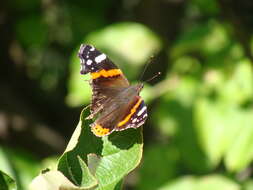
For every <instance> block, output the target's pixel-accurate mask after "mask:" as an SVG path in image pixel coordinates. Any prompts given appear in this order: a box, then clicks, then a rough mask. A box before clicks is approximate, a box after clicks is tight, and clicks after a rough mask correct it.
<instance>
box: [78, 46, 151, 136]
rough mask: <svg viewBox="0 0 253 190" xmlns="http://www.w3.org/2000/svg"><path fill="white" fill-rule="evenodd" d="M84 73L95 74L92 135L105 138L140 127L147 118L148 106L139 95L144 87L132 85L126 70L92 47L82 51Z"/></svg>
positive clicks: (92, 83)
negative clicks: (124, 71) (123, 71)
mask: <svg viewBox="0 0 253 190" xmlns="http://www.w3.org/2000/svg"><path fill="white" fill-rule="evenodd" d="M78 55H79V58H80V60H81V71H80V72H81V74H87V73H91V78H92V79H91V81H90V85H91V87H92V103H91V114H90V115H89V116H88V118H87V119H92V118H96V120H95V122H94V123H92V124H91V130H92V132H93V133H94V134H95V135H96V136H98V137H102V136H105V135H109V134H110V133H112V132H113V131H121V130H125V129H127V128H138V127H139V126H141V125H143V124H144V122H145V121H146V118H147V107H146V105H145V104H144V101H143V100H142V98H141V97H140V96H139V93H140V91H141V89H142V88H143V84H142V83H140V84H137V85H130V84H129V82H128V80H127V79H126V77H125V76H124V75H123V73H122V71H121V70H120V69H119V68H118V67H117V66H116V65H115V64H114V63H113V62H112V61H111V60H110V59H109V58H108V57H107V56H106V55H105V54H103V53H101V52H100V51H98V50H97V49H96V48H94V47H93V46H91V45H81V47H80V50H79V53H78Z"/></svg>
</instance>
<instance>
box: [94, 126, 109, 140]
mask: <svg viewBox="0 0 253 190" xmlns="http://www.w3.org/2000/svg"><path fill="white" fill-rule="evenodd" d="M91 131H92V132H93V133H94V134H95V135H96V136H98V137H102V136H105V135H108V134H109V133H110V129H108V128H104V127H102V126H101V125H98V124H96V125H95V126H93V127H92V128H91Z"/></svg>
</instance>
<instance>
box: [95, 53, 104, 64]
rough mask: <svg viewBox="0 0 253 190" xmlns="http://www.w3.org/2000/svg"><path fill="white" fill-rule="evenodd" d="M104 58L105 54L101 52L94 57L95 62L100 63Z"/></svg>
mask: <svg viewBox="0 0 253 190" xmlns="http://www.w3.org/2000/svg"><path fill="white" fill-rule="evenodd" d="M105 59H106V55H105V54H104V53H103V54H101V55H99V56H97V57H96V58H95V61H96V63H100V62H101V61H103V60H105Z"/></svg>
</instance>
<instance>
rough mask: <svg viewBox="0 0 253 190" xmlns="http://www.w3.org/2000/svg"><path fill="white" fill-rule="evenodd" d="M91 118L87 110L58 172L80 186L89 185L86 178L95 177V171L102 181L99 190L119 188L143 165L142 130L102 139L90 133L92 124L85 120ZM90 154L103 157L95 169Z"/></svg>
mask: <svg viewBox="0 0 253 190" xmlns="http://www.w3.org/2000/svg"><path fill="white" fill-rule="evenodd" d="M87 116H88V111H83V112H82V114H81V120H80V122H79V124H78V127H77V129H76V130H75V132H74V134H73V136H72V138H71V140H70V142H69V145H68V147H67V149H66V151H65V153H64V154H63V155H62V157H61V158H60V160H59V164H58V170H60V171H61V172H62V173H63V174H64V175H65V176H66V177H67V178H68V179H70V180H71V181H72V182H73V183H75V184H76V185H78V186H80V187H84V186H87V184H85V183H86V182H85V180H84V177H88V176H91V175H92V174H91V172H90V171H92V173H93V172H94V177H95V178H96V179H97V181H98V189H103V190H107V189H108V190H109V189H116V188H117V187H119V186H120V184H121V182H122V179H123V178H124V177H125V176H126V175H127V174H128V173H129V172H130V171H132V170H133V169H134V168H135V167H136V166H137V165H138V164H139V162H140V159H141V156H142V147H143V142H142V131H141V128H139V129H137V130H135V129H128V130H126V131H122V132H114V133H113V134H111V135H110V136H107V137H103V138H99V137H96V136H94V134H92V132H91V131H90V127H89V124H90V123H91V121H88V120H85V118H86V117H87ZM90 154H93V155H96V156H97V157H98V158H99V159H97V161H95V162H94V161H93V166H89V165H88V164H87V163H91V161H90V162H88V158H89V157H90ZM84 163H85V164H86V165H88V168H90V171H89V170H87V167H86V166H85V165H84ZM94 163H95V166H94ZM96 163H97V164H96ZM91 178H92V179H93V175H92V177H91ZM89 183H90V182H89Z"/></svg>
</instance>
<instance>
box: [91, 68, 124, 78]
mask: <svg viewBox="0 0 253 190" xmlns="http://www.w3.org/2000/svg"><path fill="white" fill-rule="evenodd" d="M121 74H122V71H121V70H120V69H111V70H108V71H106V70H104V69H102V70H100V71H98V72H94V73H91V77H92V79H96V78H99V77H101V76H102V77H113V76H117V75H121Z"/></svg>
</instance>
